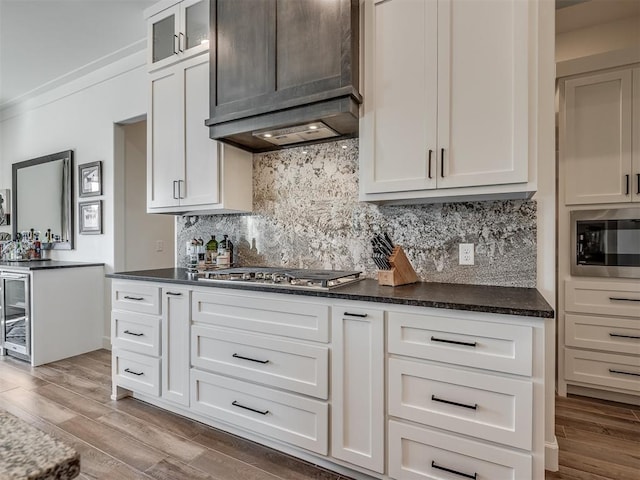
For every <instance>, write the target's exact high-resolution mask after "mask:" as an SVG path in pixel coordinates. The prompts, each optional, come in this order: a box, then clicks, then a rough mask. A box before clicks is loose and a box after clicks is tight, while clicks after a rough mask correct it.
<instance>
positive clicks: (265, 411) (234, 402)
mask: <svg viewBox="0 0 640 480" xmlns="http://www.w3.org/2000/svg"><path fill="white" fill-rule="evenodd" d="M231 405H233V406H234V407H238V408H244V409H245V410H250V411H252V412H256V413H259V414H260V415H267V414H269V410H257V409H255V408H251V407H246V406H244V405H242V404H241V403H238V402H237V401H235V400H234V401H233V402H231Z"/></svg>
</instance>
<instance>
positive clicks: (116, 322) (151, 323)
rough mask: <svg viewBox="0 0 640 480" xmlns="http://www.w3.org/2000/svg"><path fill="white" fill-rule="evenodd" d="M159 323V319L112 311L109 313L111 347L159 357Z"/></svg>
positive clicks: (139, 314)
mask: <svg viewBox="0 0 640 480" xmlns="http://www.w3.org/2000/svg"><path fill="white" fill-rule="evenodd" d="M160 322H161V318H160V317H154V316H151V315H145V314H141V313H133V312H126V311H121V310H114V311H112V312H111V345H112V346H113V347H114V348H124V349H127V350H130V351H132V352H136V353H142V354H145V355H151V356H154V357H157V356H160Z"/></svg>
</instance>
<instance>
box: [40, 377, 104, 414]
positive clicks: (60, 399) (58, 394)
mask: <svg viewBox="0 0 640 480" xmlns="http://www.w3.org/2000/svg"><path fill="white" fill-rule="evenodd" d="M34 391H35V392H36V393H37V394H38V395H41V396H43V397H46V398H48V399H49V400H51V401H52V402H56V403H57V404H59V405H63V406H65V407H67V408H69V409H71V410H74V411H76V412H77V413H79V414H80V415H83V416H85V417H89V418H91V419H96V418H98V417H101V416H103V415H106V414H108V413H109V412H111V411H112V410H113V409H112V408H109V407H108V406H106V405H105V404H103V403H100V402H96V401H95V400H91V399H89V398H87V397H84V396H82V395H79V394H77V393H75V392H72V391H71V390H67V389H66V388H62V387H59V386H58V385H55V384H53V383H49V384H47V385H43V386H42V387H38V388H37V389H35V390H34Z"/></svg>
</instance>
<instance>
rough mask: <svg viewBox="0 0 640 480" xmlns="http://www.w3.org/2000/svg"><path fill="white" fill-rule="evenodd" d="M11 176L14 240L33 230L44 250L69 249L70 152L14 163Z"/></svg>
mask: <svg viewBox="0 0 640 480" xmlns="http://www.w3.org/2000/svg"><path fill="white" fill-rule="evenodd" d="M12 174H13V177H12V183H13V202H12V203H13V206H12V209H13V238H14V239H15V238H16V236H17V234H18V233H21V232H25V231H26V232H30V231H31V229H33V230H34V232H40V241H41V242H42V244H43V248H56V249H63V250H70V249H72V248H73V178H72V177H73V151H72V150H66V151H64V152H59V153H54V154H52V155H45V156H44V157H38V158H33V159H31V160H26V161H24V162H19V163H14V164H13V169H12ZM48 237H49V238H48Z"/></svg>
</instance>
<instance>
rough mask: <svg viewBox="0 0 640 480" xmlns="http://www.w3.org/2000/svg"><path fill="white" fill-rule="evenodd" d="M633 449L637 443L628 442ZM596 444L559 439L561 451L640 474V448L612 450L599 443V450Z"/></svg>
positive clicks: (583, 440) (584, 440)
mask: <svg viewBox="0 0 640 480" xmlns="http://www.w3.org/2000/svg"><path fill="white" fill-rule="evenodd" d="M627 443H628V445H627V446H628V447H631V445H632V444H635V442H627ZM593 445H594V443H591V442H588V441H586V438H584V437H583V439H582V440H574V439H572V438H558V446H559V447H560V449H561V450H565V451H570V452H572V453H575V454H578V455H584V456H587V457H591V458H593V459H595V460H598V459H599V460H601V461H603V462H611V463H614V464H616V465H618V466H623V467H629V468H630V469H633V470H635V471H636V472H638V473H640V448H638V445H637V444H636V445H635V448H633V447H631V448H611V447H610V446H605V445H604V444H601V443H597V445H598V448H593Z"/></svg>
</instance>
